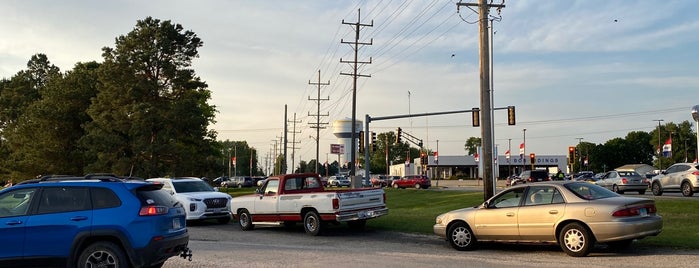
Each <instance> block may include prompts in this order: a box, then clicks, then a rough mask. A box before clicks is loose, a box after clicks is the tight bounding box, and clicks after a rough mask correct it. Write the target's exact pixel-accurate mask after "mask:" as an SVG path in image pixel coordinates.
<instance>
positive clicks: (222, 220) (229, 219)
mask: <svg viewBox="0 0 699 268" xmlns="http://www.w3.org/2000/svg"><path fill="white" fill-rule="evenodd" d="M229 222H231V217H225V218H218V223H220V224H228V223H229Z"/></svg>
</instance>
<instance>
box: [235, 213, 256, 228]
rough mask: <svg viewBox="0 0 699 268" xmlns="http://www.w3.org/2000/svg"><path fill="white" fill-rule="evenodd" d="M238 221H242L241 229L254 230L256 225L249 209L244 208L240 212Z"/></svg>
mask: <svg viewBox="0 0 699 268" xmlns="http://www.w3.org/2000/svg"><path fill="white" fill-rule="evenodd" d="M238 223H240V229H241V230H243V231H248V230H252V229H253V228H255V225H253V224H252V217H251V216H250V212H248V210H247V209H243V210H241V211H240V213H238Z"/></svg>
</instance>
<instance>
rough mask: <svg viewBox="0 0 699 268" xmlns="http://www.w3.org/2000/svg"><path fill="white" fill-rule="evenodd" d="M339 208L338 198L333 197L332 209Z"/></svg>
mask: <svg viewBox="0 0 699 268" xmlns="http://www.w3.org/2000/svg"><path fill="white" fill-rule="evenodd" d="M339 208H340V199H337V198H333V209H339Z"/></svg>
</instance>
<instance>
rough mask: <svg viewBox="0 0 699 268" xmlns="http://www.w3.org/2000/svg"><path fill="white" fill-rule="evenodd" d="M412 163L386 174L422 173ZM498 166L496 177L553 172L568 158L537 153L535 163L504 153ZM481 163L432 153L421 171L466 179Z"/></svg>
mask: <svg viewBox="0 0 699 268" xmlns="http://www.w3.org/2000/svg"><path fill="white" fill-rule="evenodd" d="M413 163H414V164H410V165H405V164H398V165H393V166H391V168H390V172H391V174H390V175H397V176H404V175H409V174H421V173H423V168H422V164H421V163H420V158H415V159H414V160H413ZM495 165H496V166H497V167H498V170H497V172H496V174H495V175H496V176H497V177H498V178H501V179H502V178H506V177H508V176H509V175H517V174H519V173H521V172H522V171H523V170H530V169H532V167H533V168H534V169H547V170H548V171H549V173H556V172H558V170H563V171H566V170H568V158H567V156H566V155H537V156H536V158H535V163H534V165H533V166H532V163H531V161H530V159H529V157H524V158H520V157H519V156H515V157H511V158H510V159H507V158H506V157H505V156H504V155H500V156H498V159H497V161H496V163H495ZM479 168H482V162H481V161H476V159H475V157H473V156H472V155H440V156H439V158H438V161H435V158H434V156H428V158H427V165H426V168H425V170H424V172H425V173H426V174H427V176H428V177H430V178H433V179H437V178H440V179H445V178H449V177H451V176H465V177H467V178H479V177H482V175H479V174H482V172H479Z"/></svg>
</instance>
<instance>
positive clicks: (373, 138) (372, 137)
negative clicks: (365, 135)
mask: <svg viewBox="0 0 699 268" xmlns="http://www.w3.org/2000/svg"><path fill="white" fill-rule="evenodd" d="M376 147H377V144H376V132H371V151H376Z"/></svg>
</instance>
